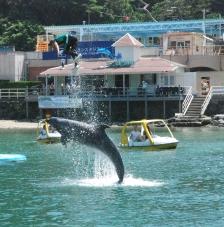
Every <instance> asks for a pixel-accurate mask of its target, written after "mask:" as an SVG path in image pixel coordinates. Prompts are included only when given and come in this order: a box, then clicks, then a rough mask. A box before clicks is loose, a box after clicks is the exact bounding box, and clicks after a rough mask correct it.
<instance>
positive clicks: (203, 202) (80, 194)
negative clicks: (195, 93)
mask: <svg viewBox="0 0 224 227" xmlns="http://www.w3.org/2000/svg"><path fill="white" fill-rule="evenodd" d="M173 132H174V135H175V136H176V137H177V139H178V140H179V141H180V143H179V145H178V148H177V149H176V150H166V151H162V152H143V151H139V152H137V151H136V152H133V151H132V152H125V151H121V155H122V158H123V161H124V165H125V171H126V175H125V178H124V183H123V184H121V185H117V184H116V181H117V177H116V174H115V171H114V168H113V166H112V165H111V164H110V162H109V161H108V160H107V158H106V157H103V156H101V155H99V154H98V153H97V152H96V150H93V149H92V148H89V147H86V146H83V145H79V144H76V143H74V144H70V145H68V146H67V147H63V146H62V145H60V144H53V145H43V144H38V143H36V142H35V136H36V135H35V132H21V131H17V132H14V131H1V132H0V153H16V154H24V155H26V157H27V160H26V161H24V162H20V163H4V162H1V163H0V223H1V224H0V226H62V225H64V226H224V215H223V214H224V139H223V138H224V129H217V128H184V129H176V130H175V131H173ZM108 134H109V136H110V137H111V138H112V140H113V141H114V142H115V143H117V144H118V143H119V133H118V132H112V131H109V132H108Z"/></svg>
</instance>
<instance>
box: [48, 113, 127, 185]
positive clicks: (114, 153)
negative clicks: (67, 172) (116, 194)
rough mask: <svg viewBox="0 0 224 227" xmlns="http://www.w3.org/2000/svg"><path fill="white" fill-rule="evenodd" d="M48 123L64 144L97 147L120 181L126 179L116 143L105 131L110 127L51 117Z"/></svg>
mask: <svg viewBox="0 0 224 227" xmlns="http://www.w3.org/2000/svg"><path fill="white" fill-rule="evenodd" d="M48 123H49V124H50V125H52V126H53V127H54V128H56V129H57V131H58V132H60V134H61V142H62V144H64V145H65V144H66V143H67V142H69V141H72V140H74V141H78V142H80V143H83V144H86V145H88V146H90V147H95V148H97V149H98V150H100V151H101V152H102V153H104V154H105V155H106V156H107V157H108V158H109V159H110V160H111V161H112V163H113V164H114V166H115V169H116V172H117V175H118V178H119V181H118V183H121V182H122V181H123V178H124V164H123V161H122V159H121V156H120V153H119V151H118V149H117V148H116V146H115V145H114V143H113V142H112V141H111V140H110V138H109V137H108V136H107V134H106V132H105V129H106V128H109V126H108V125H104V124H103V125H91V124H87V123H84V122H80V121H74V120H68V119H64V118H58V117H51V118H50V119H48Z"/></svg>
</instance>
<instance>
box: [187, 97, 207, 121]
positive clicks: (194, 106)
mask: <svg viewBox="0 0 224 227" xmlns="http://www.w3.org/2000/svg"><path fill="white" fill-rule="evenodd" d="M204 101H205V97H204V96H196V97H194V98H193V100H192V101H191V104H190V106H189V107H188V109H187V112H186V114H185V116H186V117H193V118H195V117H200V116H201V107H202V104H203V103H204Z"/></svg>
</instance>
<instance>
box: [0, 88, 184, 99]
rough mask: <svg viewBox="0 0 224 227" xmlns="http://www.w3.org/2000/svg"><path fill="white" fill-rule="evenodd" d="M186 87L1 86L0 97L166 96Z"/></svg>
mask: <svg viewBox="0 0 224 227" xmlns="http://www.w3.org/2000/svg"><path fill="white" fill-rule="evenodd" d="M186 91H187V87H179V86H162V87H158V86H152V85H151V86H148V87H147V88H146V89H143V88H139V87H130V88H123V87H100V88H98V89H95V87H92V88H86V89H83V88H80V87H77V88H74V89H69V90H67V89H66V88H64V89H63V90H62V89H58V88H57V89H56V90H53V91H52V92H51V91H50V89H48V90H47V92H46V89H45V88H2V89H0V99H11V98H14V99H19V98H28V97H34V96H36V97H37V96H39V95H43V96H49V95H60V96H63V95H70V96H72V95H77V94H78V95H79V96H84V97H86V96H87V97H90V96H94V97H145V98H146V97H149V96H151V97H167V96H180V95H185V94H186Z"/></svg>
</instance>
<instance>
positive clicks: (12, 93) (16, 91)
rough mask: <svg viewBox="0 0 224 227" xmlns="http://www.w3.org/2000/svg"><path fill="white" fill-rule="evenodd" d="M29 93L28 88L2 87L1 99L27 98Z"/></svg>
mask: <svg viewBox="0 0 224 227" xmlns="http://www.w3.org/2000/svg"><path fill="white" fill-rule="evenodd" d="M26 94H27V89H26V88H3V89H0V99H2V98H8V99H10V98H16V99H19V98H25V97H26Z"/></svg>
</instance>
